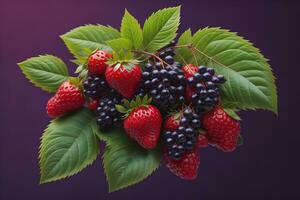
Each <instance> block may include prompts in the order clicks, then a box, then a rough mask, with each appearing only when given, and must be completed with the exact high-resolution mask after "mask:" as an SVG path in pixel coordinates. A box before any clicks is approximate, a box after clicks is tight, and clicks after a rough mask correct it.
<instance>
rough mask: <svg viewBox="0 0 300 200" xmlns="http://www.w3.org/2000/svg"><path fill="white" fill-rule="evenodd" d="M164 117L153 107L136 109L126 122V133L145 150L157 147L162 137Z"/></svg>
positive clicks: (144, 106)
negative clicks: (160, 136)
mask: <svg viewBox="0 0 300 200" xmlns="http://www.w3.org/2000/svg"><path fill="white" fill-rule="evenodd" d="M161 124H162V117H161V114H160V112H159V110H158V109H157V108H156V107H155V106H152V105H143V106H139V107H137V108H134V109H133V110H132V111H131V112H130V114H129V116H128V117H127V118H126V119H125V120H124V129H125V131H126V133H127V134H128V135H129V136H130V137H132V138H133V139H135V140H136V141H137V142H138V143H139V144H140V145H141V146H142V147H144V148H145V149H152V148H154V147H156V145H157V141H158V138H159V135H160V130H161Z"/></svg>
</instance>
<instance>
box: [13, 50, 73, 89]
mask: <svg viewBox="0 0 300 200" xmlns="http://www.w3.org/2000/svg"><path fill="white" fill-rule="evenodd" d="M18 65H19V67H20V68H21V70H22V72H23V73H24V74H25V76H26V77H27V78H28V79H29V81H30V82H32V83H33V84H34V85H35V86H37V87H40V88H41V89H43V90H45V91H47V92H56V90H57V88H58V87H59V86H60V85H61V84H62V83H63V82H64V81H66V80H68V78H69V76H68V69H67V66H66V65H65V63H64V62H63V61H62V60H61V59H59V58H57V57H55V56H51V55H43V56H38V57H33V58H29V59H27V60H25V61H23V62H21V63H18Z"/></svg>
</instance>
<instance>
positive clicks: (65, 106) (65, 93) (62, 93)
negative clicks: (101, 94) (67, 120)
mask: <svg viewBox="0 0 300 200" xmlns="http://www.w3.org/2000/svg"><path fill="white" fill-rule="evenodd" d="M83 104H84V96H83V94H82V93H81V91H80V90H79V89H78V87H76V86H75V85H73V84H72V83H70V82H69V81H67V82H64V83H63V84H61V86H60V87H59V88H58V90H57V92H56V94H55V95H54V96H53V97H52V98H51V99H50V100H49V101H48V103H47V107H46V109H47V113H48V115H49V116H50V117H59V116H61V115H63V114H65V113H67V112H69V111H73V110H76V109H78V108H80V107H81V106H82V105H83Z"/></svg>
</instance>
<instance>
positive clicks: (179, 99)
mask: <svg viewBox="0 0 300 200" xmlns="http://www.w3.org/2000/svg"><path fill="white" fill-rule="evenodd" d="M142 89H143V90H144V91H145V92H146V93H147V94H149V95H150V96H151V97H152V99H153V102H154V103H155V105H157V106H158V107H159V108H160V109H161V110H163V111H167V110H168V109H169V108H171V107H173V106H174V105H175V104H178V103H183V102H184V91H185V78H184V75H183V72H182V70H181V69H180V68H179V65H178V64H177V63H174V64H173V65H168V66H167V67H165V68H162V65H161V63H160V62H157V63H155V64H154V65H153V64H152V63H150V62H149V63H147V65H146V67H145V71H144V72H143V74H142Z"/></svg>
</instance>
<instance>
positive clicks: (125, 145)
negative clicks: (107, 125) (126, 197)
mask: <svg viewBox="0 0 300 200" xmlns="http://www.w3.org/2000/svg"><path fill="white" fill-rule="evenodd" d="M105 134H106V135H109V136H106V137H110V138H109V139H107V141H108V143H107V144H108V145H107V146H106V148H105V152H104V155H103V165H104V170H105V174H106V176H107V180H108V184H109V192H114V191H117V190H120V189H123V188H125V187H128V186H130V185H133V184H136V183H138V182H140V181H142V180H144V179H145V178H147V177H148V176H149V175H150V174H152V173H153V172H154V171H155V170H156V169H157V168H158V167H159V165H160V161H161V154H162V153H161V149H159V148H156V149H155V150H145V149H143V148H141V147H140V146H139V145H138V144H137V143H136V142H135V141H134V140H132V139H130V138H129V137H128V136H127V135H126V133H124V132H123V131H122V130H114V132H110V133H105Z"/></svg>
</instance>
